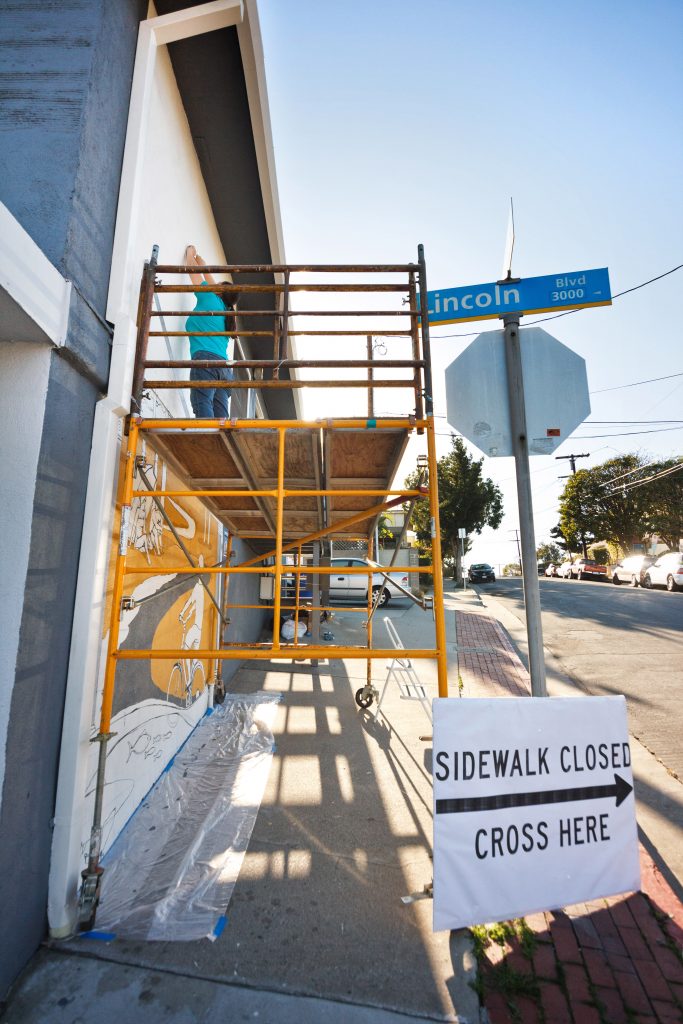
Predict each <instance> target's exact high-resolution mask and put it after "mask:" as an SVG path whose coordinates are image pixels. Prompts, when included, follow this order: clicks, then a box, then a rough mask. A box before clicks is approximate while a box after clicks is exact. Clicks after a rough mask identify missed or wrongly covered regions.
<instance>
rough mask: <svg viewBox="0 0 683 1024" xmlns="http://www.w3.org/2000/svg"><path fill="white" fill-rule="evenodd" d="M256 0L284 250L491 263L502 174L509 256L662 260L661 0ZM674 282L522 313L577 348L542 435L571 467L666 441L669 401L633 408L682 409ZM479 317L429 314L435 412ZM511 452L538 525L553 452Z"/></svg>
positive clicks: (667, 202)
mask: <svg viewBox="0 0 683 1024" xmlns="http://www.w3.org/2000/svg"><path fill="white" fill-rule="evenodd" d="M259 11H260V17H261V28H262V33H263V41H264V50H265V63H266V74H267V80H268V90H269V99H270V109H271V117H272V125H273V135H274V142H275V159H276V167H277V174H278V186H279V193H280V204H281V210H282V218H283V226H284V237H285V251H286V256H287V259H288V261H289V262H304V261H305V262H309V263H311V262H312V263H324V262H335V263H336V262H341V263H345V262H348V263H373V262H386V263H389V262H410V261H413V260H415V259H416V256H417V245H418V243H419V242H422V243H424V245H425V251H426V258H427V270H428V280H429V287H430V288H431V289H436V288H448V287H454V286H458V285H467V284H476V283H483V282H487V281H493V280H495V279H496V278H498V277H499V275H500V273H501V265H502V258H503V250H504V243H505V234H506V228H507V217H508V206H509V200H510V197H511V196H512V197H513V199H514V206H515V221H516V244H515V254H514V259H513V273H514V274H515V275H517V276H521V277H530V276H536V275H544V274H555V273H563V272H570V271H575V270H582V269H588V268H592V267H603V266H607V267H608V268H609V271H610V278H611V284H612V292H613V294H616V293H618V292H621V291H624V290H626V289H628V288H632V287H634V286H636V285H640V284H641V283H643V282H645V281H648V280H649V279H651V278H654V277H656V276H658V275H660V274H664V273H665V272H666V271H669V270H671V268H673V267H675V266H677V265H678V264H681V263H683V60H682V59H681V54H682V53H683V3H682V2H681V0H649V2H648V3H643V2H642V0H619V2H617V0H591V2H586V0H579V2H575V3H572V4H552V3H548V2H546V0H542V2H541V0H523V2H521V3H519V4H515V5H513V4H510V3H508V2H503V0H495V2H485V0H480V2H474V0H473V2H456V0H420V2H419V3H415V2H412V3H408V2H407V0H346V2H344V3H341V2H336V0H326V2H321V0H286V2H285V0H259ZM682 292H683V270H679V271H677V272H676V273H674V274H670V275H669V276H667V277H664V278H663V279H662V280H660V281H657V282H656V283H654V284H651V285H649V286H648V287H645V288H642V289H640V290H638V291H636V292H634V293H632V294H630V295H625V296H624V297H623V298H617V299H615V302H614V304H613V306H611V307H607V308H604V309H590V310H584V311H581V312H578V313H572V314H571V315H570V316H566V317H562V318H561V319H558V320H556V321H554V322H553V321H550V322H547V323H544V324H543V326H544V328H545V329H546V330H548V331H549V332H550V333H552V334H554V335H555V337H557V338H558V339H559V340H560V341H562V342H563V343H564V344H566V345H568V346H569V347H570V348H572V349H574V350H575V351H576V352H578V353H579V354H580V355H581V356H583V358H584V359H585V360H586V364H587V371H588V382H589V387H590V390H591V392H592V395H591V405H592V413H591V417H590V420H589V421H587V422H586V423H584V424H582V425H581V426H580V427H579V428H578V429H577V431H576V432H575V434H574V435H573V436H572V438H570V439H569V440H568V441H567V442H565V443H564V444H563V445H562V446H561V447H560V448H559V449H558V450H557V452H556V453H555V454H559V455H563V454H568V453H569V452H572V451H574V452H589V453H590V455H591V457H590V459H585V460H582V461H581V462H580V463H579V464H578V465H579V466H580V467H587V466H590V465H596V464H598V463H600V462H602V461H604V460H605V459H607V458H611V457H612V456H614V455H616V454H617V453H623V452H631V451H640V452H643V453H647V454H650V455H653V456H655V457H660V456H661V457H665V456H672V455H680V454H682V453H683V429H682V428H683V422H681V423H679V424H674V423H664V422H661V423H660V422H649V421H656V420H657V421H660V420H661V421H663V420H679V421H683V344H682V341H681V339H682V336H683V329H682V327H681V318H682V316H683V312H682V310H681V307H682V305H683V302H682V301H681V298H682ZM535 319H537V318H534V317H527V318H523V320H522V326H525V322H526V324H527V325H530V324H531V323H532V322H533V321H534V320H535ZM498 326H499V325H498V323H497V322H496V321H482V322H481V323H479V324H471V325H451V326H448V327H438V328H434V329H433V332H432V353H433V362H434V375H435V412H436V413H437V414H439V415H440V416H442V417H444V416H445V413H446V408H445V398H444V394H445V392H444V389H443V371H444V370H445V368H446V366H448V364H449V363H450V362H452V360H453V359H454V358H455V357H456V356H457V355H458V354H459V353H460V352H461V351H462V350H463V348H464V347H465V346H466V345H467V344H468V343H469V341H470V340H471V337H470V338H468V337H465V336H464V335H465V334H467V333H468V332H471V333H472V336H473V335H475V334H477V333H479V331H484V330H490V329H495V328H497V327H498ZM454 335H455V336H454ZM676 373H680V374H681V376H679V377H673V376H670V377H669V379H666V380H662V381H659V382H657V383H652V384H646V385H640V386H637V387H623V388H622V387H620V386H621V385H627V384H631V383H632V382H636V381H643V380H646V379H649V378H654V377H664V376H668V375H672V374H676ZM609 388H619V389H618V390H605V389H609ZM337 394H338V396H339V398H340V400H341V401H342V402H343V401H344V400H345V396H348V392H346V393H345V395H344V394H342V393H341V392H338V393H337ZM557 395H558V401H560V400H561V396H562V382H561V381H558V382H557ZM332 397H333V396H332V394H331V393H330V392H329V391H328V392H327V395H326V399H327V400H328V401H329V400H330V399H331V398H332ZM317 414H318V413H317V412H316V415H317ZM598 421H615V422H613V423H602V422H598ZM616 421H620V422H616ZM633 421H648V422H642V423H641V422H633ZM437 422H438V424H439V426H438V428H437V429H438V430H439V431H440V432H442V433H443V435H444V436H442V437H441V438H440V443H442V444H443V446H444V448H443V450H446V449H447V447H448V437H447V435H448V426H447V423H446V419H445V418H441V419H439V420H438V421H437ZM665 427H666V428H670V427H674V428H675V429H667V430H666V431H664V430H662V429H661V428H665ZM631 431H634V432H635V431H652V432H649V433H644V432H643V433H634V434H632V435H630V436H627V435H628V434H629V432H631ZM604 435H609V436H604ZM473 451H474V452H475V454H477V455H478V454H479V453H478V452H476V449H473ZM531 470H532V480H533V485H534V511H535V528H536V540H537V542H540V541H542V540H547V539H549V530H550V528H551V527H552V526H553V525H554V524H555V523H556V522H557V498H558V495H559V493H560V491H561V489H562V486H563V483H562V482H561V481H558V480H557V477H558V476H559V475H561V474H562V473H567V472H569V469H568V464H567V462H566V461H564V462H556V461H555V459H554V458H553V457H552V456H550V457H548V456H535V457H533V458H532V460H531ZM485 472H486V474H487V475H488V476H490V477H491V478H492V479H493V480H494V481H496V483H498V484H500V486H501V489H502V490H503V493H504V499H505V513H506V515H505V520H504V522H503V525H502V526H501V528H500V529H499V530H498V531H497V532H495V533H494V532H493V531H485V533H484V534H483V535H482V537H481V538H480V539H478V540H477V541H476V542H475V546H474V548H473V551H472V553H471V555H470V556H469V557H470V558H471V560H475V561H476V560H485V561H489V562H491V563H492V564H494V565H502V564H504V563H505V562H508V561H511V560H513V559H514V558H515V557H516V545H515V542H514V538H513V533H512V532H511V531H513V530H514V529H515V528H516V527H517V526H518V514H517V501H516V490H515V482H514V480H515V472H514V462H513V460H512V459H509V458H498V459H486V462H485Z"/></svg>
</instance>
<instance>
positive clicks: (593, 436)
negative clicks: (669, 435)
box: [575, 424, 683, 441]
mask: <svg viewBox="0 0 683 1024" xmlns="http://www.w3.org/2000/svg"><path fill="white" fill-rule="evenodd" d="M667 430H683V424H682V425H681V426H679V427H658V429H657V430H626V431H624V432H623V433H621V434H576V435H575V438H576V440H577V441H593V440H597V439H599V438H600V439H602V438H605V437H633V436H635V435H636V434H664V433H666V432H667Z"/></svg>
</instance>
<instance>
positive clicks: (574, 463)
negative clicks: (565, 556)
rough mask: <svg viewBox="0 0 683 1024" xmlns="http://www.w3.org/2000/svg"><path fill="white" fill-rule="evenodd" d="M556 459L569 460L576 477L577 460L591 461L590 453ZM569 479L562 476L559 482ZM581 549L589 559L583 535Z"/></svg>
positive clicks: (558, 456) (561, 456)
mask: <svg viewBox="0 0 683 1024" xmlns="http://www.w3.org/2000/svg"><path fill="white" fill-rule="evenodd" d="M555 458H556V459H569V465H570V466H571V468H572V472H571V475H572V476H574V474H575V473H576V460H577V459H589V458H590V455H589V454H588V452H584V453H582V454H581V455H574V454H572V455H556V456H555ZM568 479H569V477H568V476H560V477H558V480H568ZM581 547H582V548H583V557H584V558H588V547H587V546H586V539H585V537H584V535H583V534H581Z"/></svg>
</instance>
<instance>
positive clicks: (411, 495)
mask: <svg viewBox="0 0 683 1024" xmlns="http://www.w3.org/2000/svg"><path fill="white" fill-rule="evenodd" d="M190 269H193V270H194V269H196V268H189V267H184V266H183V267H180V266H178V267H176V266H173V267H167V266H158V265H157V262H156V248H155V251H154V252H153V255H152V259H151V260H150V261H149V262H148V263H146V264H145V270H144V273H143V278H142V285H141V294H140V305H139V313H138V346H137V353H136V365H135V368H134V375H133V396H132V397H133V407H134V408H135V407H136V406H137V409H138V410H139V409H140V402H141V398H142V391H143V386H144V387H146V388H147V389H157V388H163V387H166V386H168V387H179V386H184V387H186V388H187V387H189V383H188V382H187V381H181V382H179V381H177V380H174V381H157V380H147V381H146V380H145V370H146V369H147V368H150V367H153V368H160V367H167V368H171V367H173V368H179V367H182V368H185V367H188V366H192V365H193V364H192V361H175V362H171V361H166V362H153V361H148V360H147V357H146V353H147V341H148V338H149V337H150V336H157V335H162V334H166V335H173V336H176V335H186V334H187V332H186V331H165V330H164V331H151V330H150V325H151V322H152V317H153V316H154V315H161V313H159V314H154V312H153V309H152V305H153V300H154V295H155V294H158V293H164V292H171V293H173V292H184V291H185V292H187V291H197V290H201V289H197V288H196V287H195V286H191V287H188V286H185V285H168V284H165V285H159V284H158V283H156V274H157V273H165V274H174V273H175V274H186V273H188V272H189V271H190ZM205 270H206V271H207V272H218V273H226V272H227V273H230V274H231V275H232V278H233V280H235V278H236V277H237V279H238V283H237V284H236V285H234V286H230V287H231V288H232V289H233V290H236V291H243V292H247V293H248V292H249V291H252V292H253V291H257V292H259V291H260V292H266V293H268V292H271V293H273V294H274V296H275V302H276V303H278V302H279V303H280V306H279V308H278V309H276V310H274V311H273V312H274V314H275V319H274V321H273V322H274V324H275V327H274V329H273V331H272V332H270V334H269V336H271V337H272V338H273V341H274V352H273V356H274V358H273V359H272V360H263V359H261V360H241V361H233V362H232V365H233V366H237V367H240V368H242V370H243V371H246V370H253V369H258V368H261V371H262V376H261V377H258V378H256V377H255V376H254V375H253V374H252V375H251V376H250V377H248V379H247V380H246V381H245V379H244V378H243V379H242V380H238V381H231V382H230V385H229V386H230V389H231V390H233V389H235V388H239V387H242V386H248V387H250V388H253V389H259V388H262V389H267V388H272V387H279V388H282V387H297V386H302V382H301V380H293V379H289V380H281V379H279V375H280V372H281V368H282V367H283V366H286V367H289V368H290V369H296V368H297V367H308V368H311V367H325V366H327V367H329V366H333V367H339V368H342V367H353V368H358V367H365V368H366V369H367V380H363V379H358V378H355V379H354V380H353V381H334V382H333V384H334V385H341V386H344V385H347V386H356V387H365V388H367V389H368V417H367V418H365V419H363V418H358V417H356V418H348V419H343V418H339V419H327V420H309V421H304V420H298V419H287V420H279V419H260V418H257V419H231V420H218V419H216V420H212V419H201V420H197V419H186V418H179V419H172V418H165V419H159V418H155V419H150V418H142V417H141V416H140V415H135V414H134V415H131V416H130V417H129V420H128V431H127V436H126V438H125V458H124V459H123V464H122V474H123V481H122V489H121V507H120V511H119V513H118V523H117V525H118V528H119V545H118V550H117V551H116V555H115V565H114V580H113V593H112V602H111V613H110V620H109V641H108V646H107V653H106V666H105V674H104V686H103V695H102V705H101V716H100V724H99V732H98V734H97V736H96V737H95V741H96V742H98V743H99V744H100V749H99V755H100V757H99V766H98V779H97V785H96V793H95V811H94V819H93V829H92V834H91V843H90V855H89V860H88V868H87V869H86V870H84V871H83V873H82V874H83V887H82V894H81V908H82V912H81V920H82V921H83V920H92V919H94V911H95V908H96V906H97V902H98V898H99V878H100V876H101V873H102V869H101V867H100V866H99V856H100V842H101V818H102V802H103V793H104V772H105V765H106V749H107V743H108V740H109V738H110V737H111V717H112V707H113V700H114V688H115V680H116V667H117V665H118V663H119V662H120V661H124V660H131V659H150V660H177V659H180V658H185V657H187V651H186V650H180V649H168V650H166V649H163V650H162V649H155V650H138V649H135V650H133V649H122V648H121V647H120V645H119V627H120V621H121V611H122V607H123V601H124V580H125V577H126V576H127V575H133V574H136V573H142V574H145V575H147V576H149V575H153V574H154V572H155V570H154V569H153V568H152V567H151V566H145V567H141V568H132V567H129V566H127V561H126V549H127V541H128V527H129V520H130V511H131V502H132V500H133V498H136V497H141V496H145V497H151V498H152V499H153V500H155V501H157V503H158V499H159V498H163V497H174V498H179V497H194V498H198V499H202V498H207V499H208V498H212V497H213V498H217V497H235V496H237V497H244V496H245V493H246V494H248V495H249V497H250V498H269V499H271V500H274V502H275V517H274V519H275V522H274V525H275V534H274V547H273V548H272V550H269V551H267V552H265V553H262V554H258V555H256V556H255V557H253V558H250V559H248V560H247V561H245V562H243V563H241V564H239V565H231V564H229V560H228V564H219V565H217V566H211V567H208V566H202V568H201V575H202V576H212V577H216V576H220V577H223V578H224V579H225V580H226V583H227V581H229V580H230V578H231V577H232V576H233V575H237V574H240V573H247V574H248V573H254V574H259V575H266V574H269V575H272V576H273V577H274V588H273V599H272V603H270V602H269V603H268V604H260V605H235V607H260V608H264V607H267V608H272V610H273V639H272V643H258V644H254V643H239V642H235V641H230V642H226V641H223V643H222V644H221V645H220V646H219V647H216V648H215V649H201V650H193V652H192V654H193V657H194V658H197V659H199V660H209V661H213V663H214V664H216V665H217V664H218V663H219V662H222V661H236V660H240V661H245V660H256V661H269V660H271V659H272V658H277V659H280V660H281V659H288V658H289V659H291V660H292V661H294V660H297V661H301V660H302V658H305V659H311V660H313V659H324V660H334V659H354V660H364V661H366V663H367V678H368V683H370V680H371V665H372V661H373V660H377V659H380V660H382V659H384V660H385V661H386V660H393V658H394V657H395V651H394V650H393V649H386V648H375V647H372V619H373V611H374V608H373V590H372V585H371V579H372V575H373V572H374V571H375V569H374V568H373V567H372V566H369V567H368V569H367V570H366V569H363V568H354V567H348V568H345V570H344V571H345V573H346V574H354V573H359V574H367V576H368V601H367V608H366V607H363V608H357V609H356V608H354V609H351V610H352V611H358V612H364V613H366V615H367V624H366V625H367V645H365V646H345V645H334V644H331V643H330V644H327V643H326V644H325V646H318V645H316V646H312V645H311V644H299V643H297V642H296V641H295V642H294V643H283V642H282V638H281V636H280V613H281V611H282V610H283V608H287V609H290V608H291V609H292V610H293V611H294V613H295V619H296V620H298V617H299V614H300V612H301V611H302V605H301V603H300V585H299V583H300V577H301V575H302V574H305V575H307V576H316V575H317V576H319V577H324V576H325V575H328V576H329V575H331V574H332V573H334V572H337V571H338V570H336V569H334V568H332V567H331V566H325V565H315V566H311V565H302V564H301V552H302V549H303V547H304V546H306V545H310V544H311V543H312V542H315V541H318V540H321V539H323V538H325V537H332V536H333V535H334V534H335V533H336V534H340V533H341V532H342V531H340V525H343V526H344V527H345V529H346V530H348V527H349V526H352V525H353V524H355V523H361V522H363V521H366V520H374V519H376V518H377V516H378V515H379V514H381V513H382V512H385V511H386V510H388V509H391V508H395V507H400V506H401V505H402V504H403V503H405V502H409V501H410V500H411V499H413V500H415V499H417V498H419V497H425V496H428V499H429V507H430V517H431V539H432V564H431V565H428V566H419V567H406V566H400V569H401V572H407V573H425V574H431V575H432V579H433V613H434V622H435V645H434V647H424V648H417V649H406V650H405V652H403V654H402V656H405V657H406V658H410V659H421V658H423V659H430V660H431V659H433V660H435V661H436V664H437V677H438V694H439V696H440V697H447V696H448V679H447V652H446V630H445V622H444V608H443V579H442V572H441V539H440V531H439V495H438V477H437V458H436V443H435V432H434V415H433V402H432V379H431V359H430V345H429V327H428V317H427V309H426V294H427V284H426V269H425V263H424V253H423V251H422V247H421V246H420V248H419V260H418V263H417V264H407V265H405V266H403V265H401V266H390V267H376V266H373V267H349V266H332V267H330V266H326V267H315V266H311V267H291V266H290V267H268V266H259V267H252V266H250V267H244V266H225V267H206V268H205ZM297 271H304V272H308V273H310V272H327V271H333V272H334V271H338V272H340V273H343V274H346V273H349V272H372V273H373V274H375V275H376V274H383V273H391V272H396V271H405V272H407V274H408V284H407V286H402V288H403V290H405V291H406V292H407V299H406V300H405V302H406V304H407V305H408V309H407V310H405V309H401V310H400V311H395V315H397V316H398V315H400V316H407V317H409V324H410V327H409V329H408V330H407V331H395V332H392V331H384V330H382V332H381V333H382V335H383V336H391V335H401V336H405V337H409V338H411V340H412V354H413V358H412V359H411V360H393V361H383V363H382V365H387V366H391V367H393V368H397V367H405V368H408V369H411V370H412V376H411V377H410V378H408V379H407V380H402V381H398V382H397V381H395V380H393V381H383V380H378V379H377V378H375V377H374V376H373V369H374V368H373V365H372V349H371V338H370V336H369V335H368V356H369V359H368V360H367V361H351V360H336V361H334V360H316V361H303V360H292V359H290V360H288V359H286V358H284V357H285V356H286V354H287V343H288V339H289V337H290V336H291V335H296V334H328V335H329V334H332V335H334V334H365V333H367V332H365V331H356V330H352V331H343V332H342V331H329V332H322V331H296V330H292V329H290V325H291V319H290V317H292V316H295V315H308V316H314V315H316V314H315V313H309V314H301V313H298V312H297V311H293V310H290V309H289V308H288V302H289V292H290V290H292V291H293V290H296V289H299V290H302V291H306V290H308V291H316V290H325V289H327V290H331V291H339V292H344V291H354V290H356V291H363V290H365V291H380V292H381V291H391V290H393V291H400V290H401V288H399V286H397V285H387V284H378V285H375V286H371V285H367V284H363V285H357V286H352V285H347V284H341V285H315V284H312V285H295V284H291V280H290V278H291V275H292V274H293V273H295V272H297ZM247 272H248V273H249V274H250V275H252V278H251V279H253V275H254V274H256V273H261V274H263V273H266V274H270V275H272V280H274V281H275V282H277V283H275V284H273V285H254V284H246V285H240V284H239V275H240V274H241V273H247ZM207 287H208V286H207ZM418 287H419V306H418ZM226 288H227V286H226V285H223V286H222V288H221V286H214V287H212V288H211V289H209V290H213V291H216V292H220V291H221V290H223V291H225V290H226ZM363 312H366V311H361V312H359V313H352V314H348V313H347V314H346V315H362V313H363ZM171 315H173V314H171ZM176 315H177V314H176ZM247 315H248V314H247ZM329 315H332V314H329ZM334 315H339V314H334ZM367 315H370V316H371V315H380V314H379V313H368V314H367ZM205 333H206V334H207V335H210V334H217V333H223V334H227V335H229V336H233V337H237V336H238V335H240V336H241V335H247V336H256V335H263V334H268V332H262V331H248V330H245V331H237V330H236V329H235V330H233V331H225V332H211V331H207V332H205ZM375 365H378V364H375ZM264 371H265V372H264ZM268 372H270V374H271V375H270V376H269V377H268V376H266V373H268ZM303 384H304V385H305V386H311V387H315V386H318V385H320V386H329V381H304V382H303ZM192 386H195V383H194V382H193V385H192ZM200 386H201V385H200ZM382 386H388V387H393V386H403V387H407V388H411V389H412V393H413V395H414V400H415V409H414V412H411V414H410V415H407V416H403V417H396V416H391V417H385V418H375V417H374V415H373V393H374V389H375V388H376V387H382ZM302 429H309V430H312V431H336V430H347V431H348V430H349V429H353V430H365V429H372V431H373V433H376V432H380V431H383V430H393V431H396V430H405V431H406V432H407V433H412V432H413V431H416V432H417V433H419V434H426V441H427V457H426V469H427V474H428V476H427V480H428V483H427V484H426V485H425V486H421V487H419V488H418V489H412V490H411V489H408V488H403V489H395V488H386V489H382V488H379V489H377V488H375V489H363V488H327V489H325V488H321V487H317V488H309V489H305V488H304V489H300V488H296V489H294V488H292V487H291V486H288V484H287V479H286V472H285V469H286V458H285V455H286V437H287V432H288V431H290V430H296V431H301V430H302ZM169 430H172V431H183V432H186V436H187V437H192V435H193V432H196V431H198V430H201V432H202V433H203V434H205V433H206V432H207V431H226V432H240V431H248V430H258V431H272V432H275V433H276V434H277V438H278V445H277V483H276V487H274V488H273V487H271V488H265V489H250V490H247V491H245V489H244V488H242V489H240V490H235V489H229V488H201V489H190V488H187V489H186V488H176V489H158V490H153V489H147V490H144V491H143V490H136V489H135V488H134V476H135V467H136V461H137V459H138V447H139V444H140V441H141V438H142V437H143V436H149V437H152V436H153V435H154V434H155V433H158V432H164V431H169ZM358 495H362V496H364V497H366V498H367V497H369V496H372V497H376V498H377V499H378V501H377V502H376V503H375V504H373V505H372V506H371V507H370V508H367V509H365V510H363V511H362V512H358V513H354V514H352V515H351V516H349V517H347V518H346V519H345V520H343V522H342V523H340V522H336V523H334V524H332V525H330V526H327V527H325V528H323V529H320V530H317V531H315V532H312V533H309V534H308V535H306V536H304V537H297V538H296V540H294V541H287V540H286V539H285V537H284V511H285V503H286V501H287V499H288V498H290V497H294V496H296V497H297V498H303V497H306V498H332V497H337V496H338V497H344V498H348V497H353V496H358ZM345 535H347V534H345ZM236 536H240V534H236ZM244 536H245V538H248V537H249V533H248V532H247V531H245V534H244ZM368 542H369V549H368V554H369V555H370V556H371V555H372V539H371V535H370V534H368ZM289 551H292V552H294V553H295V555H296V564H295V565H283V554H284V553H285V552H289ZM271 558H272V559H273V564H272V565H263V564H262V563H263V562H264V560H266V559H271ZM383 568H388V567H383ZM158 572H159V573H162V572H163V574H164V575H168V574H169V573H174V574H177V575H183V574H188V575H190V574H192V575H197V567H196V566H194V565H192V564H190V565H188V564H183V565H177V566H171V567H169V566H164V568H163V569H159V570H158ZM284 574H286V575H288V576H290V577H294V578H295V580H296V593H295V600H294V605H293V606H292V605H291V604H286V605H283V603H282V577H283V575H284ZM214 603H216V602H214ZM323 604H324V603H321V604H320V605H316V606H315V607H313V606H312V604H311V603H310V602H307V604H306V607H305V610H306V611H307V612H309V611H313V610H315V611H318V610H324V607H323ZM216 607H217V609H218V613H219V614H222V611H221V609H220V608H219V607H218V605H216ZM229 607H231V606H230V605H229V603H228V602H227V600H226V594H225V591H224V593H223V610H225V608H229ZM221 635H222V630H221Z"/></svg>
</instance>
